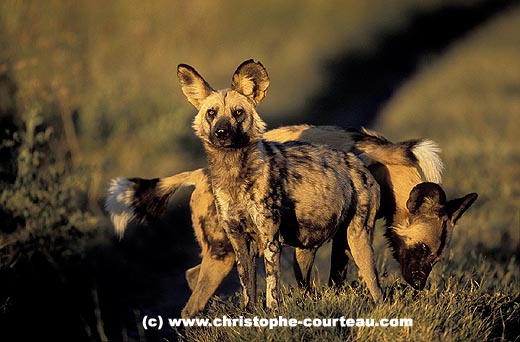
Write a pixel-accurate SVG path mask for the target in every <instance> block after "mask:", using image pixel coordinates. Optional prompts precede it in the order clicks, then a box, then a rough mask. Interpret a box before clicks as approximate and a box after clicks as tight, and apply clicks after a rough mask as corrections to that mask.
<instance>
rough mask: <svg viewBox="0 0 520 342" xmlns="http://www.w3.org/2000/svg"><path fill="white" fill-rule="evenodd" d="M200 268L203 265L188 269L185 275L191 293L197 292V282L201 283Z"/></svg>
mask: <svg viewBox="0 0 520 342" xmlns="http://www.w3.org/2000/svg"><path fill="white" fill-rule="evenodd" d="M200 266H201V264H198V265H197V266H194V267H192V268H190V269H188V270H187V271H186V273H185V275H186V281H187V282H188V287H189V288H190V290H191V292H193V291H194V290H195V286H197V282H198V281H199V274H200Z"/></svg>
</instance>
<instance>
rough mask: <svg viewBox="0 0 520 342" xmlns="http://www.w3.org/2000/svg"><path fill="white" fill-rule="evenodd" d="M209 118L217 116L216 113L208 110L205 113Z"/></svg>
mask: <svg viewBox="0 0 520 342" xmlns="http://www.w3.org/2000/svg"><path fill="white" fill-rule="evenodd" d="M206 113H207V114H208V116H209V117H210V118H212V117H214V116H215V115H216V114H217V111H216V110H214V109H208V111H207V112H206Z"/></svg>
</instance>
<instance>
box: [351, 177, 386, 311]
mask: <svg viewBox="0 0 520 342" xmlns="http://www.w3.org/2000/svg"><path fill="white" fill-rule="evenodd" d="M366 185H367V186H368V187H370V185H369V184H366ZM378 201H379V193H378V192H377V191H371V192H370V193H369V194H365V195H363V194H361V195H360V196H359V197H358V203H357V207H356V215H354V217H353V218H352V221H351V222H350V224H349V226H348V227H347V239H348V245H349V246H350V251H351V254H352V258H353V259H354V262H355V263H356V266H357V267H358V269H359V274H360V276H361V277H362V278H363V280H364V281H365V283H366V284H367V287H368V290H369V291H370V294H371V295H372V298H373V299H374V301H375V302H376V304H379V303H380V302H382V301H383V292H382V291H381V286H380V285H379V278H378V275H377V268H376V262H375V256H374V250H373V248H372V232H373V231H374V228H375V227H374V226H375V219H376V214H377V209H378V203H379V202H378Z"/></svg>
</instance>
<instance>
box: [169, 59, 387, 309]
mask: <svg viewBox="0 0 520 342" xmlns="http://www.w3.org/2000/svg"><path fill="white" fill-rule="evenodd" d="M178 77H179V81H180V84H181V87H182V90H183V92H184V94H185V95H186V97H187V98H188V100H189V101H190V103H192V104H193V105H194V106H195V107H196V108H197V110H198V114H197V116H196V117H195V119H194V123H193V127H194V130H195V133H196V135H197V136H198V137H199V138H200V139H201V140H202V142H203V146H204V149H205V151H206V154H207V159H208V178H209V183H210V186H211V191H212V193H213V198H214V201H215V203H216V208H217V213H218V214H217V217H218V222H219V225H221V226H222V227H223V229H224V231H225V233H226V236H227V237H228V239H229V241H230V243H231V245H232V247H233V251H234V253H235V258H236V262H237V270H238V273H239V278H240V282H241V284H242V288H243V297H244V303H245V305H246V306H251V305H254V304H255V303H256V271H255V267H254V265H255V263H254V259H255V257H256V254H257V251H258V250H260V251H263V255H264V263H265V271H266V305H267V307H268V308H272V309H274V308H277V307H278V291H279V278H280V260H279V258H280V252H281V246H282V245H289V246H293V247H295V248H296V263H297V268H298V271H299V272H297V273H298V274H299V275H300V276H301V279H300V281H301V282H302V283H303V284H306V285H308V284H309V276H310V269H311V266H312V264H313V261H314V255H315V253H316V250H317V249H318V248H319V247H320V246H321V245H322V244H323V243H325V242H326V241H328V240H329V239H332V238H333V237H334V239H333V245H341V248H333V256H332V260H333V262H332V264H331V276H330V279H331V281H332V282H334V281H337V280H340V279H339V276H340V274H341V272H342V270H343V268H344V267H345V265H344V262H343V260H344V258H340V257H337V256H335V255H334V254H335V253H341V254H342V256H343V255H345V252H346V249H347V247H348V248H349V249H350V253H351V255H352V257H353V259H354V261H355V263H356V265H357V266H358V268H359V271H360V274H361V276H362V277H363V279H364V281H365V282H366V283H367V285H368V288H369V290H370V292H371V294H372V297H373V299H374V301H376V302H380V301H381V300H382V292H381V288H380V285H379V281H378V277H377V270H376V267H375V262H374V254H373V250H372V245H371V241H372V239H371V235H372V231H373V228H374V222H375V218H376V213H377V210H378V205H379V186H378V185H377V183H376V181H375V180H374V178H373V176H372V175H371V174H370V172H369V171H368V170H367V169H366V168H365V166H364V164H363V163H362V162H361V160H359V159H358V158H357V157H356V156H355V155H354V154H352V153H346V152H343V151H338V150H333V149H331V148H329V147H327V146H325V145H312V144H310V143H306V142H299V141H291V142H287V143H275V142H268V141H266V140H264V139H262V136H263V133H264V130H265V124H264V122H263V121H262V120H261V118H260V117H259V115H258V113H257V112H256V110H255V107H256V105H257V104H258V103H259V102H260V101H261V100H262V99H263V97H264V96H265V91H266V89H267V87H268V85H269V78H268V76H267V72H266V71H265V68H264V67H263V66H262V65H261V64H260V63H257V62H254V61H252V60H249V61H246V62H244V63H242V64H241V65H240V66H239V67H238V69H237V71H236V72H235V74H234V75H233V83H232V87H231V88H229V89H224V90H219V91H215V90H213V89H212V88H211V87H210V86H209V85H208V83H207V82H206V81H205V80H204V79H203V78H202V77H201V76H200V75H199V74H198V73H197V72H196V71H195V70H194V69H193V68H192V67H190V66H187V65H180V66H179V67H178ZM336 233H338V234H336ZM347 240H348V243H347ZM188 314H189V313H188Z"/></svg>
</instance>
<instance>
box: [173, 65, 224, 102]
mask: <svg viewBox="0 0 520 342" xmlns="http://www.w3.org/2000/svg"><path fill="white" fill-rule="evenodd" d="M177 78H178V79H179V83H180V84H181V88H182V92H183V93H184V95H185V96H186V97H187V98H188V101H190V103H191V104H192V105H194V106H195V108H197V109H200V104H201V103H202V101H203V100H204V99H205V98H206V97H208V96H209V95H211V94H212V93H213V92H214V91H215V90H213V88H211V86H210V85H209V84H208V82H206V81H205V80H204V78H202V76H200V75H199V73H198V72H197V71H196V70H195V69H194V68H192V67H191V66H189V65H186V64H179V66H178V67H177Z"/></svg>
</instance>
